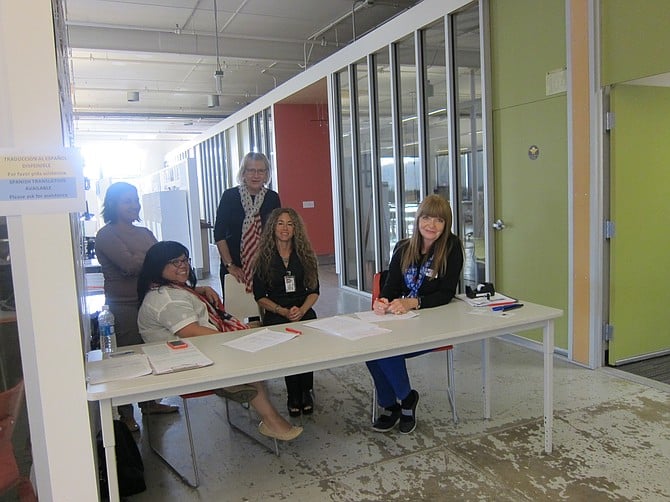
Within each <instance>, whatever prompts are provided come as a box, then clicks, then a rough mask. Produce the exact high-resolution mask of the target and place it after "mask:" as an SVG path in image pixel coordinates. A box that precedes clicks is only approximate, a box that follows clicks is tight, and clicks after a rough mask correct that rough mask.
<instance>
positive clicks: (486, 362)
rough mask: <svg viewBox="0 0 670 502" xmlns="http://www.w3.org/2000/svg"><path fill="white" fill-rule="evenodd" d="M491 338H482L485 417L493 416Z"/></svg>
mask: <svg viewBox="0 0 670 502" xmlns="http://www.w3.org/2000/svg"><path fill="white" fill-rule="evenodd" d="M489 349H490V344H489V339H488V338H484V339H483V340H482V395H483V397H484V418H485V419H487V420H488V419H489V418H491V372H490V371H489V366H490V364H491V351H490V350H489Z"/></svg>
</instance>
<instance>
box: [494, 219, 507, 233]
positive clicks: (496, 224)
mask: <svg viewBox="0 0 670 502" xmlns="http://www.w3.org/2000/svg"><path fill="white" fill-rule="evenodd" d="M491 226H492V227H493V229H494V230H497V231H498V232H500V231H501V230H502V229H503V228H505V222H504V221H503V220H501V219H500V218H498V219H497V220H496V221H494V222H493V223H492V224H491Z"/></svg>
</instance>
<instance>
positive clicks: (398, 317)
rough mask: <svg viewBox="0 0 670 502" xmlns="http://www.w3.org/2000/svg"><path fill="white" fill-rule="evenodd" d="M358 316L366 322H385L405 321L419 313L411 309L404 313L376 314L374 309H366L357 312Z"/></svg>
mask: <svg viewBox="0 0 670 502" xmlns="http://www.w3.org/2000/svg"><path fill="white" fill-rule="evenodd" d="M355 315H356V317H358V318H359V319H360V320H361V321H365V322H384V321H405V320H407V319H411V318H413V317H416V316H418V315H419V313H418V312H415V311H414V310H409V311H407V312H405V313H404V314H389V313H388V312H387V313H386V314H384V315H379V314H375V311H374V310H366V311H365V312H356V314H355Z"/></svg>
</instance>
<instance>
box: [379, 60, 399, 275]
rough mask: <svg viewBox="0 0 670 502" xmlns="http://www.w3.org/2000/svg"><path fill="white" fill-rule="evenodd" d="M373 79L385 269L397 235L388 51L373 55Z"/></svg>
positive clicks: (383, 264) (382, 256)
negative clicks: (374, 75) (374, 78)
mask: <svg viewBox="0 0 670 502" xmlns="http://www.w3.org/2000/svg"><path fill="white" fill-rule="evenodd" d="M374 62H375V73H376V76H377V81H376V86H377V87H376V89H375V97H376V100H377V116H376V120H377V145H378V147H377V148H378V152H377V158H378V159H379V169H380V180H379V182H380V183H379V215H380V218H379V220H380V221H379V231H380V241H379V242H380V245H381V260H382V267H384V268H386V267H388V264H389V262H390V261H391V250H393V248H394V246H395V244H396V242H398V239H399V235H400V225H398V219H397V212H396V170H395V157H394V155H393V115H392V103H391V100H392V92H391V69H390V61H389V50H388V48H384V49H382V50H380V51H379V52H376V53H375V56H374Z"/></svg>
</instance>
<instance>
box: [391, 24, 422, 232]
mask: <svg viewBox="0 0 670 502" xmlns="http://www.w3.org/2000/svg"><path fill="white" fill-rule="evenodd" d="M415 45H416V44H415V43H414V35H413V34H412V35H410V36H408V37H406V38H404V39H402V40H401V41H400V42H398V44H397V46H396V50H397V55H398V66H397V68H398V100H399V104H400V106H399V117H400V124H401V128H400V158H401V159H402V166H403V168H402V186H403V192H402V196H403V197H402V203H403V210H402V213H403V214H402V220H401V222H402V225H401V227H400V228H401V229H402V234H401V236H402V237H409V236H410V235H412V232H413V230H414V217H415V215H416V209H417V207H418V205H419V202H420V200H421V162H420V159H419V123H418V120H417V95H416V91H417V87H416V86H417V83H416V75H417V74H416V53H415Z"/></svg>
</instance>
